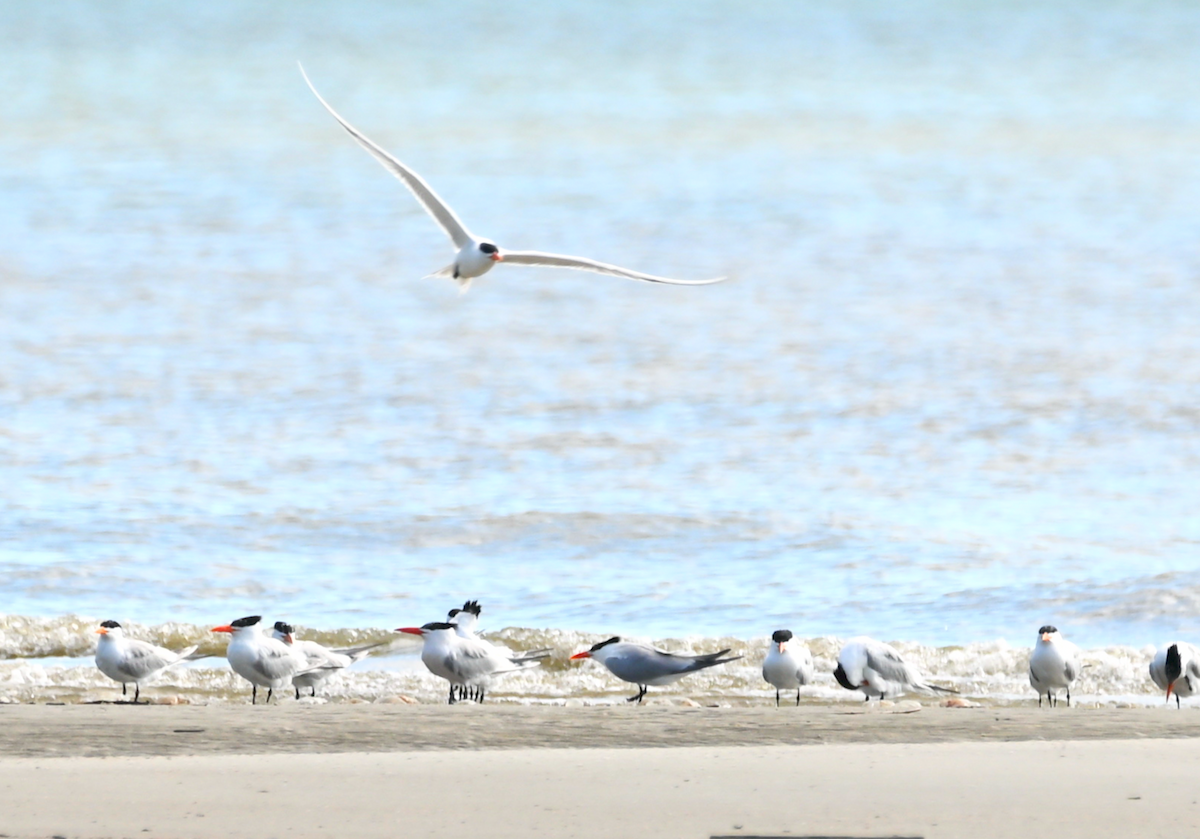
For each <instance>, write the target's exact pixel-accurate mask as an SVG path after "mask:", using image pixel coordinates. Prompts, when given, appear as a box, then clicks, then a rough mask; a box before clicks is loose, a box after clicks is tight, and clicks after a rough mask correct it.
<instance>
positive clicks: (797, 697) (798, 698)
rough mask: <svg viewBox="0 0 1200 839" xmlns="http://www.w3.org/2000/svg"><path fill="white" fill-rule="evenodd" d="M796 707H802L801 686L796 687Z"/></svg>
mask: <svg viewBox="0 0 1200 839" xmlns="http://www.w3.org/2000/svg"><path fill="white" fill-rule="evenodd" d="M796 707H797V708H799V707H800V688H796Z"/></svg>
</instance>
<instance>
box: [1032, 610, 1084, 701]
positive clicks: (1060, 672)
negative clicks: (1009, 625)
mask: <svg viewBox="0 0 1200 839" xmlns="http://www.w3.org/2000/svg"><path fill="white" fill-rule="evenodd" d="M1079 670H1080V666H1079V647H1077V646H1075V645H1074V644H1072V643H1071V642H1070V641H1068V640H1066V639H1065V638H1063V637H1062V635H1061V634H1059V631H1058V630H1057V629H1056V628H1055V627H1053V626H1050V625H1046V626H1043V627H1042V628H1041V629H1039V630H1038V639H1037V643H1035V644H1034V645H1033V652H1032V653H1031V654H1030V656H1029V684H1030V685H1031V686H1032V687H1033V689H1034V690H1036V691H1037V695H1038V707H1039V708H1040V707H1042V696H1043V695H1044V696H1045V697H1046V701H1047V703H1048V704H1049V705H1050V707H1052V708H1054V707H1057V706H1058V691H1059V690H1061V689H1063V688H1066V691H1067V707H1068V708H1070V707H1071V683H1072V682H1074V681H1075V677H1076V676H1078V675H1079Z"/></svg>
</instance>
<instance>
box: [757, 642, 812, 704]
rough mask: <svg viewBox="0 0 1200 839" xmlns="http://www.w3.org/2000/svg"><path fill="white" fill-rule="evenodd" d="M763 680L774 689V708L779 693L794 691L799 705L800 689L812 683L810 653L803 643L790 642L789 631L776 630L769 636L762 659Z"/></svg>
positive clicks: (777, 701) (777, 702)
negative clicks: (764, 656)
mask: <svg viewBox="0 0 1200 839" xmlns="http://www.w3.org/2000/svg"><path fill="white" fill-rule="evenodd" d="M762 674H763V679H765V680H766V681H767V682H769V683H770V684H771V685H772V686H773V687H774V688H775V707H776V708H778V707H779V691H781V690H792V689H793V688H794V689H795V690H796V704H797V705H799V704H800V688H801V687H803V686H804V685H807V684H809V683H810V682H812V679H813V660H812V653H810V652H809V651H808V647H806V646H805V645H804V643H803V642H800V641H796V642H795V643H793V642H792V631H791V630H790V629H777V630H775V632H774V633H773V634H772V635H771V647H770V649H768V650H767V657H766V658H764V659H763V665H762Z"/></svg>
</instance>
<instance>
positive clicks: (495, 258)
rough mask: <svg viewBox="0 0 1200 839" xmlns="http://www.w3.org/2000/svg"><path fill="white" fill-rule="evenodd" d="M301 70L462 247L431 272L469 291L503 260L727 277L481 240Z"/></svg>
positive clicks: (631, 274)
mask: <svg viewBox="0 0 1200 839" xmlns="http://www.w3.org/2000/svg"><path fill="white" fill-rule="evenodd" d="M300 74H301V75H302V76H304V81H305V82H306V83H307V84H308V87H309V89H310V90H311V91H312V92H313V95H314V96H316V97H317V100H318V101H319V102H320V103H321V104H322V105H324V106H325V110H327V111H329V113H330V114H332V115H333V118H334V119H336V120H337V121H338V123H339V124H341V126H342V128H344V129H346V131H347V132H348V133H349V134H350V136H351V137H353V138H354V139H355V140H356V141H358V144H359V145H360V146H362V147H363V148H364V149H366V150H367V151H368V152H370V154H371V156H372V157H374V158H375V159H376V160H378V161H379V162H380V163H381V164H382V165H383V168H384V169H387V170H388V171H389V172H391V173H392V174H393V175H395V176H396V177H397V178H399V179H400V180H401V181H402V182H403V183H404V185H405V186H406V187H408V190H409V192H411V193H412V194H413V195H414V196H416V199H417V200H418V201H420V202H421V206H422V207H424V208H425V211H426V212H428V213H429V215H431V216H433V220H434V221H436V222H437V223H438V226H439V227H441V228H442V230H444V231H445V232H446V235H447V236H449V237H450V241H451V242H453V243H454V249H455V250H456V251H457V254H456V255H455V257H454V262H452V263H451V264H449V265H447V266H446V267H445V268H442V269H441V270H440V271H435V272H434V273H433V274H432V275H430V276H434V277H450V278H451V279H453V280H455V281H456V282H458V284H459V287H460V288H461V289H462V290H463V291H466V290H467V288H468V286H470V284H471V280H473V279H475V278H476V277H481V276H483V275H484V274H486V273H487V272H488V271H490V270H491V269H492V266H494V265H495V264H496V263H497V262H508V263H511V264H514V265H541V266H545V267H550V268H574V269H576V270H579V271H592V272H595V273H597V274H610V275H612V276H614V277H624V278H626V279H629V280H641V281H642V282H647V283H668V284H671V285H710V284H712V283H719V282H721V281H722V280H724V279H725V278H724V277H717V278H715V279H711V280H673V279H671V278H669V277H658V276H655V275H654V274H644V273H642V272H641V271H633V270H630V269H629V268H621V267H620V266H617V265H609V264H608V263H606V262H597V261H596V260H594V259H588V258H587V257H583V256H564V255H562V254H556V253H544V252H542V251H510V250H502V249H501V248H500V247H499V246H498V245H497V244H496V243H495V242H493V241H491V240H489V239H483V238H480V237H479V236H476V235H475V234H473V233H472V232H471V231H469V230H467V228H466V226H465V225H463V223H462V222H461V221H459V219H458V216H457V215H455V213H454V210H452V209H450V206H449V205H448V204H447V203H446V202H445V201H443V200H442V199H441V198H440V197H439V196H438V194H437V193H436V192H434V191H433V188H432V187H430V186H429V184H427V183H425V180H424V179H423V178H422V177H421V176H420V175H418V174H417V173H416V172H414V171H413V170H412V169H410V168H408V167H407V166H405V165H404V164H403V163H401V162H400V161H399V160H397V159H396V158H395V157H393V156H392V155H390V154H388V153H387V152H386V151H384V150H383V149H382V148H381V147H380V146H378V145H376V143H375V142H374V141H372V140H371V139H369V138H368V137H367V136H366V135H365V134H363V133H362V132H360V131H359V130H358V129H357V128H355V127H354V126H353V125H351V124H350V123H348V122H346V120H344V119H342V117H341V116H340V115H339V114H338V112H337V111H335V110H334V109H333V108H332V107H330V105H329V103H328V102H326V101H325V100H324V98H322V96H321V94H320V93H317V89H316V87H314V86H313V83H312V82H311V81H309V78H308V74H307V73H305V72H304V67H303V65H301V67H300Z"/></svg>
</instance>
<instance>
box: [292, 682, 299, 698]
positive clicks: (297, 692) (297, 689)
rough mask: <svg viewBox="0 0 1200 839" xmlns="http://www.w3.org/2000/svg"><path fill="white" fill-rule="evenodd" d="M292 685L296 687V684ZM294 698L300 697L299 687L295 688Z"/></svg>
mask: <svg viewBox="0 0 1200 839" xmlns="http://www.w3.org/2000/svg"><path fill="white" fill-rule="evenodd" d="M292 687H296V686H295V685H292ZM296 698H297V699H299V698H300V688H296Z"/></svg>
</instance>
